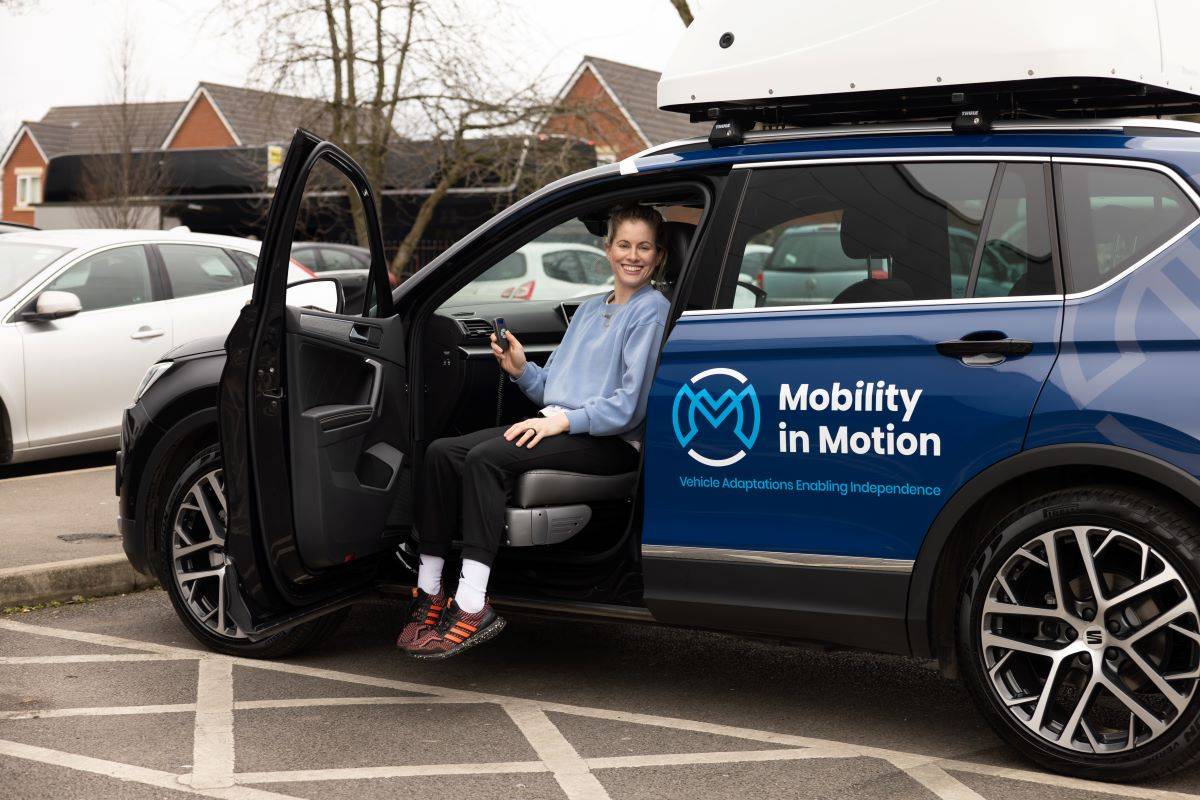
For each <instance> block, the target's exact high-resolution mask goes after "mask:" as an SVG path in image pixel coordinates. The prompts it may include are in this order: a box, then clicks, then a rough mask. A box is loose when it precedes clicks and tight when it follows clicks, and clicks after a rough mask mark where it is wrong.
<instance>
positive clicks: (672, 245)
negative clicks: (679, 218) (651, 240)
mask: <svg viewBox="0 0 1200 800" xmlns="http://www.w3.org/2000/svg"><path fill="white" fill-rule="evenodd" d="M695 235H696V226H695V225H693V224H692V223H690V222H664V223H663V238H664V239H665V240H666V246H667V265H666V267H665V268H664V271H663V275H662V279H663V281H664V282H666V283H668V284H674V282H675V279H676V278H678V277H679V271H680V269H681V268H682V267H683V260H684V258H686V257H687V253H688V248H689V247H691V246H692V237H693V236H695Z"/></svg>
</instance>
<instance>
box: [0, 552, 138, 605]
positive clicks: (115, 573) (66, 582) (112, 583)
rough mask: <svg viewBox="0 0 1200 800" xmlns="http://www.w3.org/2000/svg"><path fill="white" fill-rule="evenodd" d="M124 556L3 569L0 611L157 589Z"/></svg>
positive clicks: (0, 571) (0, 587)
mask: <svg viewBox="0 0 1200 800" xmlns="http://www.w3.org/2000/svg"><path fill="white" fill-rule="evenodd" d="M157 585H158V580H157V579H155V578H148V577H146V576H145V575H143V574H141V573H140V572H138V571H137V570H135V569H134V568H133V567H132V566H130V564H129V561H128V560H127V559H126V558H125V556H124V555H107V556H93V557H91V558H77V559H73V560H71V561H55V562H52V563H50V564H35V565H33V566H27V567H11V568H9V569H0V608H7V607H10V606H31V605H36V604H38V603H48V602H50V601H52V600H70V599H71V598H72V597H75V596H76V595H83V596H84V597H97V596H101V595H108V594H121V593H123V592H132V591H136V590H138V589H148V588H150V587H152V586H157Z"/></svg>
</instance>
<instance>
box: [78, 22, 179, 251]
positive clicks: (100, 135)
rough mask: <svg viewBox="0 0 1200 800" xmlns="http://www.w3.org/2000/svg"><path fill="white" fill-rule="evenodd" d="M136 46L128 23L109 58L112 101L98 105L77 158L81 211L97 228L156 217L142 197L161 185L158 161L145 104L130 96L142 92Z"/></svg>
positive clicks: (144, 223) (132, 224) (148, 221)
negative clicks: (96, 118)
mask: <svg viewBox="0 0 1200 800" xmlns="http://www.w3.org/2000/svg"><path fill="white" fill-rule="evenodd" d="M136 62H137V47H136V41H135V37H134V35H133V32H132V30H131V29H130V27H129V26H128V25H126V27H125V29H124V30H123V32H122V34H121V38H120V40H119V41H118V43H117V45H116V47H115V49H114V50H113V55H112V59H111V64H110V70H111V74H110V82H111V86H112V90H111V91H112V95H113V98H112V102H111V103H109V104H107V105H105V106H102V107H101V112H100V119H99V121H98V124H97V126H96V128H95V130H93V131H91V134H92V139H91V141H89V142H86V145H87V148H88V150H90V151H91V155H90V156H89V157H88V158H86V159H85V160H84V162H83V171H82V175H81V194H82V196H83V199H84V201H85V202H86V203H87V204H88V205H87V207H86V212H85V214H84V215H83V216H84V217H85V218H86V219H87V220H88V222H89V224H91V225H93V226H94V227H97V228H139V227H148V226H150V225H153V224H155V223H156V222H157V220H156V219H154V216H153V207H152V206H149V205H147V203H146V201H145V198H148V197H152V196H156V195H158V194H160V193H161V190H162V185H163V181H162V174H161V170H162V168H161V161H160V159H159V157H158V156H157V154H155V153H154V152H153V151H152V150H151V149H150V148H153V147H155V146H157V144H158V143H157V142H147V141H146V138H145V137H146V134H147V130H148V129H149V127H150V126H149V123H150V120H149V119H148V114H149V105H148V104H146V103H138V102H134V100H133V98H134V97H137V96H140V95H143V94H144V93H145V92H144V86H143V85H142V84H141V82H140V78H139V77H138V74H137V68H136V66H137V65H136Z"/></svg>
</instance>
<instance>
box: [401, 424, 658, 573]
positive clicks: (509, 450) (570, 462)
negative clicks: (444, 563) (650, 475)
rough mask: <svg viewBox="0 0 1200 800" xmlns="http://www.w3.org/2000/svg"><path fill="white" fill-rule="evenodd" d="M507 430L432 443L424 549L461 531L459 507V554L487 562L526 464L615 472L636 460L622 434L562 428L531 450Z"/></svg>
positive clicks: (422, 510)
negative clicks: (510, 495)
mask: <svg viewBox="0 0 1200 800" xmlns="http://www.w3.org/2000/svg"><path fill="white" fill-rule="evenodd" d="M506 430H508V426H507V425H503V426H501V427H498V428H485V429H483V430H481V431H475V432H474V433H468V434H466V435H464V436H451V437H447V438H444V439H437V440H435V441H434V442H433V444H431V445H429V448H428V449H427V450H426V451H425V466H424V471H423V473H422V475H421V482H420V484H419V485H418V487H417V508H416V512H417V513H416V523H417V533H418V534H419V535H420V540H421V553H422V554H424V555H431V556H441V557H442V558H445V557H446V555H447V554H449V552H450V543H451V541H453V540H454V539H457V538H459V536H458V534H459V533H460V531H459V528H458V521H459V512H460V510H461V519H462V530H461V538H462V543H463V549H462V555H463V558H469V559H471V560H472V561H478V562H480V563H483V564H488V565H490V564H491V563H492V560H493V559H494V558H495V557H496V551H497V550H499V549H500V538H501V536H502V535H503V533H504V509H505V507H506V506H507V499H508V493H509V491H510V490H511V488H512V486H513V484H514V482H515V481H516V479H517V477H518V476H519V475H521V473H523V472H526V471H527V470H531V469H561V470H565V471H568V472H585V473H591V474H593V475H616V474H619V473H622V472H632V471H634V470H635V469H637V466H638V458H639V454H638V451H637V450H636V449H634V447H633V445H631V444H629V443H628V442H626V441H625V440H624V439H622V438H620V437H619V436H589V435H587V434H570V433H561V434H559V435H558V436H550V437H548V438H545V439H542V441H540V442H538V444H537V447H534V448H533V449H532V450H530V449H528V448H525V447H517V446H516V445H515V444H514V442H508V441H505V439H504V432H505V431H506ZM514 441H515V440H514Z"/></svg>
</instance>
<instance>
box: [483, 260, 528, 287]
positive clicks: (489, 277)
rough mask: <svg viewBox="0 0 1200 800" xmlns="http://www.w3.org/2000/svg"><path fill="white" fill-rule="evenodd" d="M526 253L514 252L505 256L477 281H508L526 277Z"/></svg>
mask: <svg viewBox="0 0 1200 800" xmlns="http://www.w3.org/2000/svg"><path fill="white" fill-rule="evenodd" d="M525 269H526V267H525V254H524V253H512V254H511V255H508V256H505V257H504V258H502V259H500V260H499V261H498V262H496V263H495V264H493V265H492V266H491V267H489V268H488V271H487V272H485V273H483V274H482V275H480V276H479V277H478V278H476V279H475V280H477V281H508V280H512V279H513V278H523V277H525Z"/></svg>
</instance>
